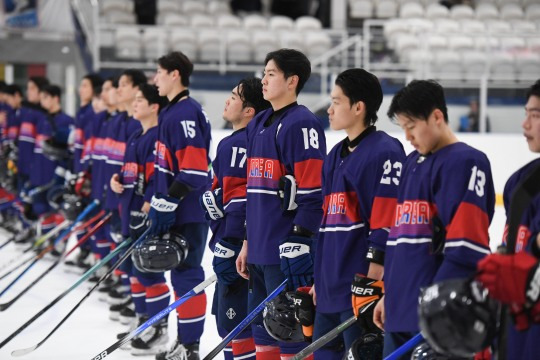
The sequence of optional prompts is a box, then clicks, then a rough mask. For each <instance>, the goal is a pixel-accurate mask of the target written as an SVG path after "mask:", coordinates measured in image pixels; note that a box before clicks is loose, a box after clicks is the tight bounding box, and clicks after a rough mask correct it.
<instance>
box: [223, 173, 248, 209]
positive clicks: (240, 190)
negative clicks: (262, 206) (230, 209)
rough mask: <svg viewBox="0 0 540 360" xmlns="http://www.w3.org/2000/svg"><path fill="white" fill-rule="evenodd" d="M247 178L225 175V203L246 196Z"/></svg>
mask: <svg viewBox="0 0 540 360" xmlns="http://www.w3.org/2000/svg"><path fill="white" fill-rule="evenodd" d="M246 184H247V179H246V178H242V177H235V176H225V177H223V203H224V204H226V203H228V202H229V201H230V200H231V199H234V198H245V197H246Z"/></svg>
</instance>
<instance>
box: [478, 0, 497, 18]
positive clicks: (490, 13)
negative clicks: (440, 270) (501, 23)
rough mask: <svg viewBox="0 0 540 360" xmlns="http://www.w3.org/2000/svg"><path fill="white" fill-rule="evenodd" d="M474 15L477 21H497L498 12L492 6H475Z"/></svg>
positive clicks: (485, 4)
mask: <svg viewBox="0 0 540 360" xmlns="http://www.w3.org/2000/svg"><path fill="white" fill-rule="evenodd" d="M475 13H476V18H477V19H479V20H489V19H499V10H498V9H497V7H496V6H495V5H494V4H487V3H484V4H479V5H477V6H476V9H475Z"/></svg>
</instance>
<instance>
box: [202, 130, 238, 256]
mask: <svg viewBox="0 0 540 360" xmlns="http://www.w3.org/2000/svg"><path fill="white" fill-rule="evenodd" d="M246 148H247V135H246V129H245V128H243V129H240V130H237V131H235V132H233V133H232V134H231V135H229V136H227V137H225V138H223V139H222V140H221V141H220V142H219V144H218V147H217V151H216V158H215V159H214V161H213V162H212V169H213V170H214V180H213V182H212V185H211V187H210V190H215V189H217V188H221V190H222V193H223V208H224V214H225V216H224V218H222V219H219V220H212V221H211V222H210V227H211V229H212V238H211V240H210V243H209V246H210V248H211V249H212V248H214V245H215V243H216V242H217V241H218V240H219V239H223V238H235V239H240V240H243V238H244V236H245V225H244V224H245V221H246V183H247V180H246V168H247V151H246ZM216 249H217V247H216Z"/></svg>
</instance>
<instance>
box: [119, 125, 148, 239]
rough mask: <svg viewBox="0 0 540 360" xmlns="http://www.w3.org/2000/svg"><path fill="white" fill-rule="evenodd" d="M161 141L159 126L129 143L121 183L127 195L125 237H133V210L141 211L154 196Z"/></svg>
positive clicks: (123, 216)
mask: <svg viewBox="0 0 540 360" xmlns="http://www.w3.org/2000/svg"><path fill="white" fill-rule="evenodd" d="M156 139H157V126H156V127H153V128H150V129H148V130H147V131H146V133H144V134H143V130H142V129H141V130H138V131H135V132H134V133H133V134H132V135H131V136H130V138H129V139H128V141H127V142H126V152H125V155H124V164H123V165H122V169H121V171H120V182H121V183H122V184H123V185H124V192H123V193H122V194H120V196H119V198H120V218H121V219H122V235H123V236H129V219H130V212H131V211H141V208H142V206H143V205H144V203H145V202H150V200H151V199H152V195H154V157H155V156H154V150H155V146H156Z"/></svg>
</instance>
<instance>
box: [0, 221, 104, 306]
mask: <svg viewBox="0 0 540 360" xmlns="http://www.w3.org/2000/svg"><path fill="white" fill-rule="evenodd" d="M111 217H112V213H108V214H107V215H106V216H105V217H104V218H103V219H102V220H101V221H100V222H98V223H97V224H95V225H94V226H93V227H92V228H91V229H90V230H88V232H87V233H86V234H85V235H84V236H83V237H82V238H80V239H79V241H78V242H77V243H76V244H75V245H74V246H73V247H72V248H71V249H70V250H69V251H68V252H67V253H66V254H65V255H64V256H62V258H60V259H58V260H56V261H55V262H54V263H53V264H52V265H51V266H50V267H49V268H47V270H45V272H44V273H43V274H41V276H39V277H37V278H36V279H35V280H34V281H32V282H31V283H30V284H29V285H28V286H27V287H26V288H25V289H24V290H23V291H21V292H20V293H19V294H18V295H17V296H15V297H14V298H13V299H11V300H10V301H8V302H7V303H4V304H0V311H4V310H6V309H7V308H9V307H10V306H11V305H13V303H14V302H15V301H17V300H18V299H19V298H20V297H21V296H23V295H24V294H25V293H26V292H27V291H28V290H30V289H31V288H32V287H33V286H34V285H36V284H37V283H38V282H39V281H40V280H41V279H43V278H44V277H45V276H46V275H47V274H48V273H49V272H51V270H52V269H54V268H55V267H56V266H57V265H58V264H59V263H61V262H62V261H63V260H65V259H66V258H67V257H68V256H69V255H70V254H71V253H72V252H73V251H74V250H75V249H77V248H79V247H80V246H81V245H82V244H84V243H85V242H86V241H87V240H88V239H89V238H90V237H91V236H92V235H94V234H95V233H96V231H97V230H98V229H99V228H100V227H102V226H103V225H104V224H105V223H106V222H107V221H109V220H110V218H111Z"/></svg>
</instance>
